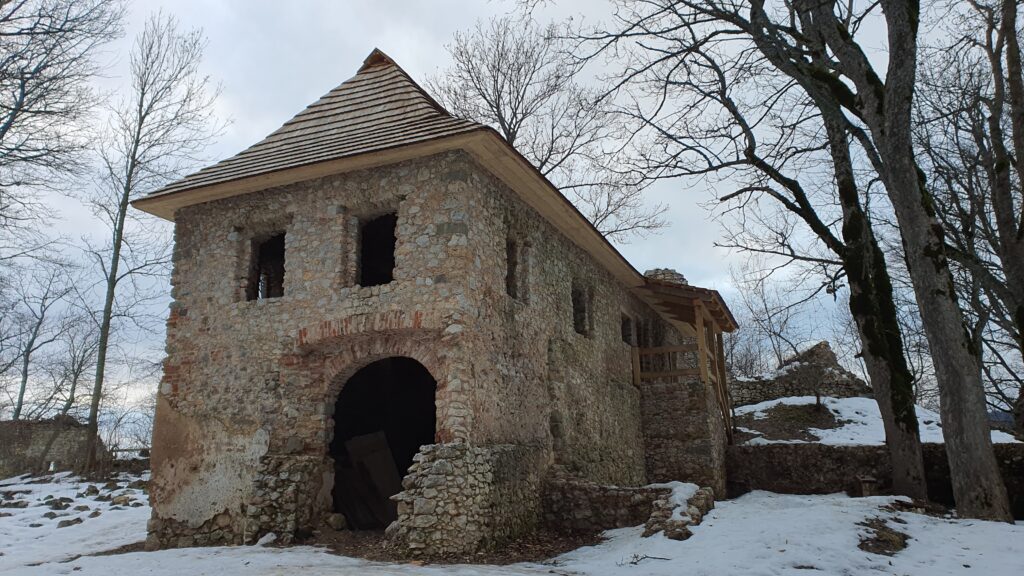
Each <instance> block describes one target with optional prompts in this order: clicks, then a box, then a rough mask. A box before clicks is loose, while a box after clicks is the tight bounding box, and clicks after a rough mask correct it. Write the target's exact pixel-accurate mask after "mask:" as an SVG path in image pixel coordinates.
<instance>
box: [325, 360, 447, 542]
mask: <svg viewBox="0 0 1024 576" xmlns="http://www.w3.org/2000/svg"><path fill="white" fill-rule="evenodd" d="M436 390H437V382H436V381H435V380H434V377H433V376H431V374H430V372H429V371H428V370H427V369H426V368H425V367H423V365H422V364H420V363H419V362H417V361H416V360H413V359H412V358H404V357H395V358H385V359H383V360H378V361H376V362H373V363H372V364H369V365H367V366H365V367H363V368H362V369H360V370H359V371H358V372H356V373H355V374H354V375H352V377H351V378H349V379H348V381H347V382H346V383H345V385H344V387H343V388H342V389H341V393H340V394H339V395H338V400H337V403H336V404H335V406H334V439H333V440H332V441H331V445H330V454H331V457H332V458H333V459H334V471H335V475H334V493H333V495H334V510H335V512H341V513H343V514H344V515H345V517H346V519H347V520H348V524H349V526H350V527H352V528H356V529H380V528H384V527H386V526H387V525H388V524H389V523H390V522H391V521H392V520H394V519H395V518H396V506H395V503H394V502H392V501H391V500H390V497H391V496H393V495H395V494H397V493H398V492H400V491H401V489H402V487H401V479H402V478H403V477H404V476H405V474H406V472H408V470H409V466H410V465H411V464H412V458H413V456H415V455H416V453H417V452H418V451H419V449H420V446H423V445H424V444H433V443H434V435H435V431H436V416H435V412H436V409H435V406H434V395H435V392H436Z"/></svg>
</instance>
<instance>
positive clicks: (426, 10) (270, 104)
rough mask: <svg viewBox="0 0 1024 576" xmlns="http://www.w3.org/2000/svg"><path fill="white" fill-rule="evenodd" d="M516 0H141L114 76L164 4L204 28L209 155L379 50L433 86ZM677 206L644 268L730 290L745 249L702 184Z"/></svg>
mask: <svg viewBox="0 0 1024 576" xmlns="http://www.w3.org/2000/svg"><path fill="white" fill-rule="evenodd" d="M514 6H515V3H514V1H513V0H490V1H486V0H476V1H462V2H456V1H450V0H429V1H414V0H333V1H332V0H292V1H290V2H281V1H276V2H274V1H269V0H167V1H164V0H136V1H135V2H134V3H133V4H132V5H131V6H130V10H131V13H130V17H129V22H128V27H127V30H126V32H127V33H126V35H125V38H124V39H123V40H122V41H120V42H118V43H116V44H115V45H114V46H112V47H111V49H110V53H109V55H108V56H109V58H110V60H111V62H112V66H111V69H110V72H109V77H108V78H106V79H105V80H104V84H105V85H108V86H109V87H110V88H111V89H113V88H115V87H116V86H118V85H119V84H122V83H123V81H124V75H123V74H124V67H125V66H124V64H125V61H126V59H127V52H128V50H129V48H130V45H131V39H132V37H133V36H134V35H135V34H137V33H138V32H139V31H140V30H141V28H142V26H143V23H144V22H145V20H146V18H147V17H148V16H149V15H151V14H152V13H153V12H155V11H158V10H163V11H164V12H166V13H169V14H172V15H174V16H175V17H176V18H177V19H178V20H179V22H180V24H181V25H182V27H183V28H201V29H202V30H203V31H204V32H205V34H206V36H207V38H208V41H209V46H208V48H207V51H206V57H205V59H204V62H205V71H206V73H207V74H209V76H210V77H211V78H212V79H213V80H214V81H215V82H218V83H220V85H221V86H222V90H223V91H222V94H221V97H220V99H219V101H218V108H219V111H220V114H221V116H222V117H224V118H228V119H230V120H231V124H230V125H229V126H228V128H227V130H226V132H225V133H224V134H223V136H222V137H221V138H220V139H219V141H218V142H217V144H216V145H215V146H213V147H212V148H211V149H210V151H209V155H210V157H211V159H221V158H224V157H227V156H230V155H232V154H234V153H236V152H238V151H240V150H242V149H244V148H246V147H247V146H249V145H251V144H253V143H255V142H257V141H258V140H260V139H262V138H263V137H264V136H266V135H267V134H268V133H270V132H271V131H273V130H274V129H276V128H277V127H278V126H280V125H281V124H282V123H283V122H285V121H286V120H288V119H289V118H290V117H291V116H293V115H294V114H295V113H297V112H299V111H300V110H301V109H302V108H304V107H305V106H306V105H307V104H309V103H311V102H313V101H314V100H316V99H317V98H318V97H320V96H321V95H322V94H324V93H325V92H327V91H328V90H330V89H331V88H333V87H334V86H336V85H338V84H340V83H341V82H343V81H344V80H346V79H347V78H349V77H350V76H352V75H353V74H355V72H356V70H357V69H358V68H359V66H360V64H361V63H362V61H363V58H365V57H366V55H367V54H369V52H370V51H371V50H372V49H373V48H375V47H376V48H380V49H381V50H383V51H384V52H386V53H388V54H389V55H390V56H391V57H392V58H394V59H395V60H396V61H397V62H398V63H399V64H400V65H401V66H402V67H403V68H404V69H405V70H406V71H407V72H408V73H409V74H410V75H411V76H412V77H413V78H414V79H416V80H417V81H419V82H420V83H423V82H424V81H425V80H426V79H427V78H428V77H429V76H431V75H433V74H436V73H437V72H438V71H439V70H440V69H442V68H444V67H445V66H447V64H448V62H449V58H448V54H447V52H446V50H445V47H444V46H445V44H446V43H448V42H449V41H450V39H451V38H452V36H453V34H454V33H455V32H456V31H459V30H463V29H466V28H469V27H470V26H472V25H473V23H474V22H475V21H476V20H477V19H486V18H488V17H489V16H492V15H498V14H502V13H506V12H508V11H510V10H512V9H513V8H514ZM611 9H612V7H611V4H610V3H609V2H607V1H606V0H576V1H566V0H561V1H559V2H557V3H554V5H553V6H547V7H545V8H544V9H543V10H542V11H540V12H538V13H537V18H538V19H539V20H547V19H559V20H561V19H564V18H566V17H569V16H572V17H574V18H577V19H578V18H584V19H585V20H586V21H588V22H590V21H597V20H602V19H607V18H608V16H609V15H610V14H611ZM649 197H650V200H651V201H652V202H662V203H664V204H667V205H668V206H669V210H670V211H669V214H668V220H669V222H670V224H671V225H670V227H669V228H668V229H666V230H664V231H663V232H662V233H660V234H659V235H657V236H653V237H650V238H647V239H642V240H634V241H632V242H631V243H629V244H625V245H620V246H619V248H620V250H621V251H622V252H623V254H624V255H625V256H626V257H627V259H629V261H630V262H631V263H633V265H634V266H635V267H636V268H637V269H639V270H640V271H644V270H646V269H648V268H654V267H668V268H675V269H677V270H679V271H680V272H682V273H683V274H685V275H686V276H687V277H688V278H689V279H690V281H691V282H693V283H695V284H699V285H703V286H707V287H712V288H718V289H721V290H723V291H727V289H728V284H729V270H728V265H729V262H730V261H735V260H736V259H737V257H736V256H735V255H729V254H727V253H726V251H724V250H722V249H719V248H715V247H714V245H713V244H714V241H715V239H716V238H718V236H719V231H718V225H717V224H715V223H714V222H710V221H709V219H708V215H707V213H706V211H705V210H704V209H703V208H701V207H700V205H699V203H700V202H702V201H704V200H706V199H707V198H708V191H707V190H706V188H705V187H704V186H703V185H695V186H690V187H688V186H687V185H686V183H684V182H665V183H661V184H659V185H658V186H656V187H655V188H654V189H652V190H651V191H650V194H649Z"/></svg>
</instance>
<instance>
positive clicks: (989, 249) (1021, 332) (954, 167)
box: [915, 0, 1024, 431]
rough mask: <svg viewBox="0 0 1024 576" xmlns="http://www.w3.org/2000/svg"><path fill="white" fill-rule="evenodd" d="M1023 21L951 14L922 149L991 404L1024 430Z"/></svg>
mask: <svg viewBox="0 0 1024 576" xmlns="http://www.w3.org/2000/svg"><path fill="white" fill-rule="evenodd" d="M1016 20H1017V4H1016V2H1010V1H1006V2H1000V1H996V0H973V1H971V2H965V3H962V4H958V5H956V6H954V7H953V8H952V9H950V10H949V18H948V19H947V23H946V26H945V27H946V28H947V29H948V36H947V37H945V41H944V42H941V43H938V45H937V46H935V47H934V48H933V49H932V50H931V51H930V52H929V53H928V54H929V58H927V59H926V60H925V61H924V62H923V63H922V66H921V82H920V87H919V90H918V93H919V95H920V97H919V98H918V105H917V108H916V110H917V114H918V117H917V119H916V120H917V122H916V129H915V143H916V145H917V147H918V149H919V150H920V151H921V153H922V156H923V158H922V168H923V169H924V170H925V172H926V173H927V175H928V177H929V181H930V186H931V189H932V190H933V192H934V197H935V206H936V212H937V215H938V217H939V218H940V219H941V220H942V222H943V224H944V225H945V227H946V230H947V234H946V237H945V238H946V241H947V248H948V251H949V254H950V256H951V258H952V259H953V260H954V261H955V262H956V265H957V268H958V270H956V272H957V273H956V274H955V275H954V280H955V285H956V287H957V290H958V292H959V295H960V299H961V301H962V302H964V303H965V304H966V306H967V312H968V321H969V325H968V327H969V331H970V333H971V335H972V341H973V343H974V350H975V353H976V354H977V355H978V356H979V358H981V359H982V361H983V363H982V368H983V370H984V374H985V377H986V379H987V380H988V382H989V391H990V398H992V397H993V396H994V397H995V398H996V399H998V401H999V404H1001V406H1000V407H1002V408H1006V407H1011V408H1013V410H1014V412H1015V417H1016V418H1015V420H1016V425H1017V427H1018V429H1020V430H1022V431H1024V389H1022V388H1021V386H1020V382H1021V377H1022V376H1024V374H1021V373H1020V372H1019V364H1020V359H1021V358H1022V357H1024V199H1022V196H1021V177H1022V173H1021V172H1020V170H1021V169H1022V168H1024V162H1021V161H1020V154H1022V153H1024V78H1022V77H1021V74H1022V73H1021V65H1020V54H1019V52H1020V48H1019V45H1018V41H1017V35H1018V34H1019V32H1018V30H1017V24H1016ZM1009 390H1014V391H1015V393H1014V394H1013V396H1012V397H1011V396H1009V395H1008V394H1007V392H1008V391H1009Z"/></svg>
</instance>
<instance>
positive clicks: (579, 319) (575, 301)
mask: <svg viewBox="0 0 1024 576" xmlns="http://www.w3.org/2000/svg"><path fill="white" fill-rule="evenodd" d="M571 296H572V327H573V330H575V331H576V333H577V334H582V335H584V336H587V337H589V336H590V334H591V328H592V327H593V318H592V317H591V307H592V306H591V300H592V299H593V293H592V292H591V291H590V290H587V289H585V288H583V287H582V286H579V285H577V284H576V283H575V282H574V283H573V285H572V294H571Z"/></svg>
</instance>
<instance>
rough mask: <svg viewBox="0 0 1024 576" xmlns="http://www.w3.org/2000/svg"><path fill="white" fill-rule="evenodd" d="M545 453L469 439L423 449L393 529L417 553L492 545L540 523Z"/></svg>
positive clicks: (437, 553)
mask: <svg viewBox="0 0 1024 576" xmlns="http://www.w3.org/2000/svg"><path fill="white" fill-rule="evenodd" d="M539 454H540V452H539V451H538V450H536V449H531V448H528V447H521V446H511V445H502V446H487V447H476V446H470V445H468V444H464V443H457V444H437V445H432V446H424V447H423V448H422V449H421V451H420V453H419V454H417V455H416V461H415V463H414V464H413V466H412V468H411V469H410V470H409V474H408V475H406V477H405V479H404V480H403V481H402V488H403V491H402V492H401V493H400V494H398V495H397V496H395V500H397V501H398V520H397V522H395V523H394V524H392V526H391V527H389V529H388V534H389V536H390V537H392V538H393V539H394V540H396V541H397V542H400V543H401V544H402V545H403V546H405V547H406V549H407V550H409V552H410V553H411V554H412V555H413V556H433V557H437V556H447V555H460V554H466V553H471V552H474V551H476V550H480V549H484V548H491V547H494V546H496V545H499V544H500V543H502V542H504V541H506V540H508V539H511V538H514V537H516V536H518V535H521V534H524V533H526V532H529V531H531V530H532V529H534V528H535V527H536V526H537V523H538V519H539V516H540V498H539V493H540V492H539V487H540V476H541V471H542V470H543V467H542V466H541V462H538V461H537V457H538V455H539Z"/></svg>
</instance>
